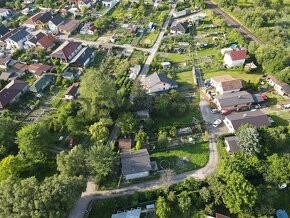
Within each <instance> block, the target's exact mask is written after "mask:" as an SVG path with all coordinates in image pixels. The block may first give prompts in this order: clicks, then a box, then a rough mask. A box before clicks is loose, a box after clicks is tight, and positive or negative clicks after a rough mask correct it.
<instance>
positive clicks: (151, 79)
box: [143, 72, 177, 88]
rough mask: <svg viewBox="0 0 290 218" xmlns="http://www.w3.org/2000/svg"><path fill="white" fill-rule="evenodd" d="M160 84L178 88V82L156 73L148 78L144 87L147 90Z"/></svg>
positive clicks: (163, 74)
mask: <svg viewBox="0 0 290 218" xmlns="http://www.w3.org/2000/svg"><path fill="white" fill-rule="evenodd" d="M160 82H162V83H168V84H170V85H171V86H177V82H176V81H175V80H174V79H170V78H168V77H167V76H166V74H165V73H159V74H158V73H156V72H155V73H153V74H151V75H149V76H147V77H146V78H145V80H144V82H143V85H145V86H146V87H147V88H151V87H153V86H155V85H156V84H158V83H160Z"/></svg>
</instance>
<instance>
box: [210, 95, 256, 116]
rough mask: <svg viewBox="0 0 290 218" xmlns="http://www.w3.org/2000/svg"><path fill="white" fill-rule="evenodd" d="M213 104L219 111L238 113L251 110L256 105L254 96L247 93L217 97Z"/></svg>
mask: <svg viewBox="0 0 290 218" xmlns="http://www.w3.org/2000/svg"><path fill="white" fill-rule="evenodd" d="M213 102H214V103H215V104H216V106H217V108H218V110H223V109H227V110H231V111H235V110H236V111H238V110H241V109H244V108H250V106H251V105H252V104H253V103H255V100H254V98H253V96H252V95H251V94H250V93H248V92H246V91H241V92H233V93H227V94H223V95H220V96H217V97H216V98H215V99H214V100H213Z"/></svg>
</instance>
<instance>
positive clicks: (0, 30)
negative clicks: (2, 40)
mask: <svg viewBox="0 0 290 218" xmlns="http://www.w3.org/2000/svg"><path fill="white" fill-rule="evenodd" d="M8 32H9V29H8V28H7V27H5V26H4V25H1V26H0V36H4V35H5V34H6V33H8Z"/></svg>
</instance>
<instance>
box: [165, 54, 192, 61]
mask: <svg viewBox="0 0 290 218" xmlns="http://www.w3.org/2000/svg"><path fill="white" fill-rule="evenodd" d="M166 59H167V60H168V61H170V62H173V63H179V62H185V61H188V60H190V56H189V55H188V54H177V53H168V55H167V56H166Z"/></svg>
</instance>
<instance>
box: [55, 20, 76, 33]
mask: <svg viewBox="0 0 290 218" xmlns="http://www.w3.org/2000/svg"><path fill="white" fill-rule="evenodd" d="M79 25H80V21H79V20H76V19H70V20H67V21H65V22H64V23H62V24H61V25H59V27H58V28H59V30H62V31H66V32H71V31H73V30H74V29H76V28H77V27H78V26H79Z"/></svg>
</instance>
